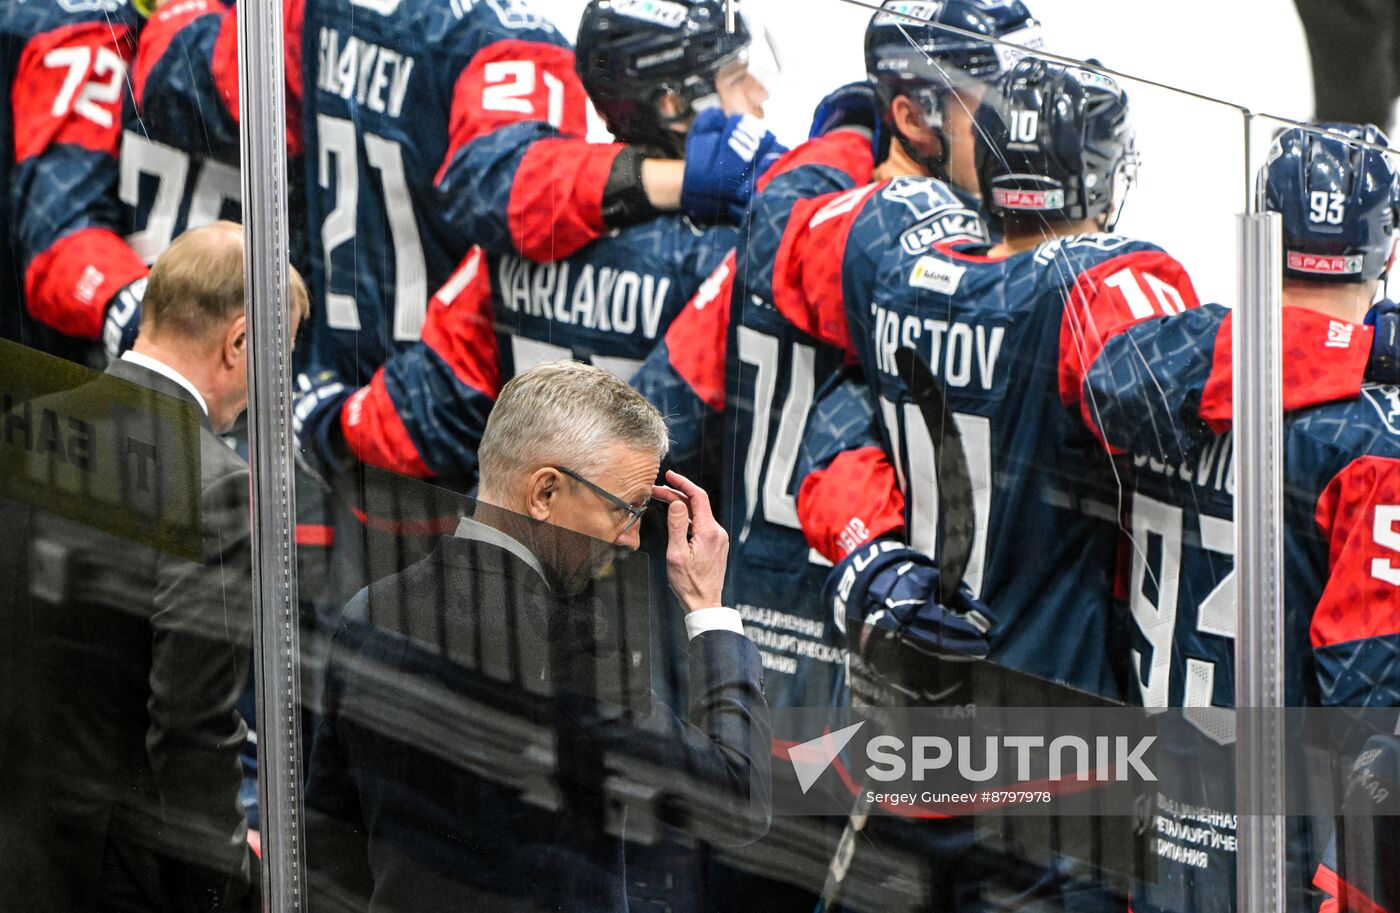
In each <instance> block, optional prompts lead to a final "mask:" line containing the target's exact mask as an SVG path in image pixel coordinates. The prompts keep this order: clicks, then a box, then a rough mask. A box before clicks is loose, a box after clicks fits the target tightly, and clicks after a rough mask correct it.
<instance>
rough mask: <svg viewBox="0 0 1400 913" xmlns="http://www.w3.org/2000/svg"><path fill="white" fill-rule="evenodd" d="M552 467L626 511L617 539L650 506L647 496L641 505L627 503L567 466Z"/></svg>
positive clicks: (629, 529)
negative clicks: (625, 523) (623, 523)
mask: <svg viewBox="0 0 1400 913" xmlns="http://www.w3.org/2000/svg"><path fill="white" fill-rule="evenodd" d="M554 468H555V469H557V470H558V471H559V472H562V473H563V474H564V475H566V476H568V477H569V478H571V479H573V480H574V481H576V482H581V483H582V484H583V485H584V487H586V488H587V489H588V490H589V491H591V492H593V493H594V494H595V495H597V496H598V497H600V498H602V499H603V500H604V501H607V502H608V503H609V504H611V505H612V506H613V507H614V508H616V509H617V510H621V511H625V512H626V514H627V525H626V526H624V527H622V532H620V533H618V534H617V535H618V538H619V539H620V538H622V537H623V536H625V535H627V533H628V532H630V531H631V529H632V527H634V526H636V525H637V521H639V520H641V519H642V514H644V513H646V512H647V508H648V507H650V506H651V502H652V499H651V498H647V500H646V503H645V504H643V505H642V506H641V507H636V506H634V505H632V504H628V503H627V502H626V501H624V500H622V499H621V498H619V497H618V496H617V495H615V494H613V493H612V492H610V491H608V490H607V489H606V488H603V487H602V486H600V485H595V484H594V483H592V482H590V481H588V480H587V479H585V478H584V477H583V476H581V475H579V474H578V473H576V472H574V471H573V470H572V469H570V468H569V467H567V466H555V467H554Z"/></svg>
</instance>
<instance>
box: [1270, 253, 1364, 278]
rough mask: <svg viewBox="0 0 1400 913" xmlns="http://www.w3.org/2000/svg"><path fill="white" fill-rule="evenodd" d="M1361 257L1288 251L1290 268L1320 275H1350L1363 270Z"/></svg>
mask: <svg viewBox="0 0 1400 913" xmlns="http://www.w3.org/2000/svg"><path fill="white" fill-rule="evenodd" d="M1361 260H1362V258H1361V257H1343V256H1336V257H1327V256H1322V255H1320V254H1303V253H1299V252H1298V251H1296V250H1290V251H1289V252H1288V268H1289V269H1291V270H1296V271H1298V272H1300V273H1317V274H1318V275H1319V276H1350V275H1354V274H1356V273H1359V272H1361Z"/></svg>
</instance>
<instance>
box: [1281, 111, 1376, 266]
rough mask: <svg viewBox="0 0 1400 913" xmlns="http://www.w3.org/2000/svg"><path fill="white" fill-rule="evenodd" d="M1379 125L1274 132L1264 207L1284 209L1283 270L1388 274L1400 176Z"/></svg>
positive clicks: (1324, 125) (1332, 126) (1318, 127)
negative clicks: (1367, 145) (1372, 147)
mask: <svg viewBox="0 0 1400 913" xmlns="http://www.w3.org/2000/svg"><path fill="white" fill-rule="evenodd" d="M1354 141H1360V142H1364V143H1370V144H1373V145H1376V146H1382V147H1384V146H1387V145H1389V141H1388V140H1387V139H1386V136H1385V134H1384V133H1383V132H1381V130H1380V129H1379V128H1378V127H1373V126H1370V125H1366V126H1362V125H1359V124H1318V125H1317V126H1316V129H1315V130H1304V129H1303V128H1301V127H1294V128H1292V129H1289V130H1285V131H1283V133H1281V134H1279V136H1278V138H1276V139H1275V140H1274V144H1273V147H1272V148H1271V149H1270V151H1269V159H1268V161H1267V162H1266V163H1265V165H1264V167H1263V168H1262V169H1261V170H1260V173H1259V184H1258V188H1259V190H1258V192H1259V208H1260V209H1265V210H1272V211H1273V212H1277V213H1279V214H1280V215H1282V217H1283V249H1284V273H1285V275H1288V276H1292V277H1294V278H1298V279H1314V280H1322V281H1328V282H1369V281H1372V280H1374V279H1379V278H1380V277H1381V276H1383V275H1385V270H1386V262H1387V260H1389V258H1390V248H1391V238H1392V235H1393V234H1394V232H1395V229H1396V225H1397V218H1400V196H1397V194H1400V183H1397V180H1396V172H1395V167H1394V165H1393V164H1392V163H1391V162H1390V161H1389V159H1388V157H1387V156H1386V155H1385V153H1383V152H1381V151H1379V150H1377V149H1368V148H1366V147H1365V146H1362V145H1359V143H1358V142H1354Z"/></svg>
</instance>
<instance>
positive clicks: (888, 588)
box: [822, 539, 991, 706]
mask: <svg viewBox="0 0 1400 913" xmlns="http://www.w3.org/2000/svg"><path fill="white" fill-rule="evenodd" d="M938 581H939V571H938V565H937V564H936V563H935V562H934V560H933V559H932V558H930V557H929V556H928V555H925V554H923V553H921V552H916V551H914V550H913V549H910V548H907V547H905V546H904V545H901V544H900V543H898V542H894V541H891V540H889V539H883V540H879V541H876V542H871V543H868V544H866V545H863V546H861V547H859V548H857V549H856V550H855V551H853V552H851V554H850V555H849V556H847V557H846V558H845V559H844V560H842V561H841V563H839V564H837V565H836V567H835V568H834V569H833V570H832V572H831V574H830V575H829V576H828V577H827V582H826V586H825V587H824V588H823V594H822V595H823V602H824V603H825V604H826V605H827V606H828V607H829V608H830V609H831V610H832V612H833V613H835V618H836V619H837V622H838V623H840V622H841V621H844V622H845V624H846V638H847V642H848V644H849V651H850V661H849V668H850V676H851V677H850V682H849V684H850V688H851V696H852V699H853V700H856V701H859V702H862V703H875V704H886V703H889V702H890V701H911V702H914V703H917V704H921V705H923V704H931V705H935V706H947V705H961V704H966V703H968V702H969V700H971V698H972V692H971V681H972V679H971V677H970V676H971V672H972V669H973V667H974V664H975V661H976V660H979V659H982V658H984V657H986V655H987V651H988V646H987V637H986V633H985V632H986V631H987V630H988V628H990V626H991V623H990V621H989V620H988V618H987V612H986V611H985V607H984V606H983V605H982V604H981V603H979V602H978V601H977V600H976V599H974V598H973V596H972V594H971V593H970V592H968V590H967V589H966V588H960V590H959V593H958V595H957V597H956V598H955V599H954V600H953V602H954V605H952V606H948V605H944V604H942V603H940V602H939V601H938Z"/></svg>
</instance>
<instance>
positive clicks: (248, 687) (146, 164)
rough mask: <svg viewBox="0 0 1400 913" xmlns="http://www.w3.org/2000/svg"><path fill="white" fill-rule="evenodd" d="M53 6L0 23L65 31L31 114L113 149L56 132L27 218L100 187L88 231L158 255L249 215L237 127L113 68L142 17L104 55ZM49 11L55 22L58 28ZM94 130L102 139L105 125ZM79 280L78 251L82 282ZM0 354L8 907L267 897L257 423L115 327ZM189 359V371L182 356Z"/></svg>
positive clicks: (3, 812)
mask: <svg viewBox="0 0 1400 913" xmlns="http://www.w3.org/2000/svg"><path fill="white" fill-rule="evenodd" d="M48 6H49V5H48V4H41V5H39V6H36V7H29V8H27V9H26V10H22V11H20V12H23V13H26V14H32V15H20V13H16V15H15V16H10V15H8V13H7V15H6V17H5V18H6V19H7V24H6V25H7V29H9V28H14V29H17V30H19V32H22V34H20V33H19V32H11V33H8V34H7V39H6V40H7V46H8V47H11V48H13V49H18V48H19V47H20V46H21V45H20V44H19V42H20V41H21V40H29V41H32V42H34V43H33V44H31V45H30V46H31V48H34V47H39V46H41V43H42V42H43V41H44V40H45V39H44V38H43V37H42V36H39V37H36V33H35V32H34V31H33V30H31V31H28V32H25V31H24V30H25V29H30V28H31V26H33V25H34V24H35V23H36V22H37V23H39V25H38V30H39V31H50V30H56V31H54V34H55V35H57V36H59V37H57V38H54V39H52V41H51V43H50V44H49V45H48V48H49V50H48V51H47V55H48V56H47V57H33V60H32V61H31V63H32V64H34V65H35V66H38V67H40V68H41V69H42V68H43V67H48V68H49V69H50V70H53V69H54V68H55V67H57V68H58V69H59V70H60V71H61V72H62V73H63V74H64V78H60V80H59V82H56V83H54V85H53V86H52V87H51V88H52V89H53V90H54V91H55V92H56V93H58V95H57V97H56V98H50V99H47V100H42V105H41V109H35V110H34V111H29V112H28V114H27V115H26V116H30V117H33V116H35V115H36V114H37V113H42V114H44V115H52V117H53V118H54V119H56V120H57V119H63V120H65V121H66V122H68V123H69V126H68V127H65V128H64V129H65V130H69V131H71V130H72V129H73V126H72V125H73V124H77V125H80V126H81V125H84V124H86V125H87V126H88V127H91V129H92V130H93V131H94V133H93V134H92V135H91V136H90V137H89V139H87V140H85V141H84V143H83V144H82V145H83V146H85V147H86V146H89V145H92V146H97V147H99V148H101V147H102V146H103V145H104V144H105V142H106V141H107V140H110V142H111V146H112V157H111V160H110V162H108V163H104V164H101V165H99V166H96V167H94V168H93V169H87V168H86V166H85V165H77V166H75V165H74V161H75V156H76V157H77V158H82V156H84V155H88V154H89V153H90V152H91V149H90V148H89V149H81V150H80V148H79V146H76V145H72V144H71V140H72V134H71V132H70V133H66V134H65V133H62V132H59V133H58V134H57V135H55V136H49V137H47V139H52V140H53V143H52V145H51V146H50V147H49V148H48V149H46V150H44V151H43V152H42V153H40V155H39V156H37V157H35V158H33V159H32V160H31V161H30V162H29V167H31V168H32V167H33V166H34V165H35V163H36V162H39V163H42V162H43V161H44V160H45V159H46V158H56V159H58V160H60V161H61V162H63V163H66V165H67V170H65V168H64V167H62V165H60V166H59V167H58V168H57V170H56V171H53V172H50V171H48V167H49V166H48V165H46V164H39V165H38V171H39V173H41V174H43V175H44V176H43V177H41V178H40V179H39V180H38V181H37V182H35V183H34V184H32V185H31V187H30V190H31V191H32V193H30V194H29V197H28V202H26V203H25V205H24V209H23V211H24V213H25V218H26V219H28V217H30V216H38V217H39V218H41V219H42V218H48V217H50V216H52V217H54V218H59V214H60V213H65V212H66V211H67V207H68V206H69V204H70V203H72V202H74V201H82V200H86V199H87V196H88V190H89V189H91V187H92V185H93V184H95V185H97V187H98V188H99V189H100V188H101V187H103V186H105V187H106V188H107V189H108V190H109V192H110V199H109V200H106V201H103V202H101V203H100V204H99V205H98V206H97V210H98V216H97V221H98V222H99V224H102V225H104V226H108V227H111V228H112V229H113V230H114V231H115V233H116V234H117V235H119V236H123V237H125V239H126V240H127V242H128V243H129V245H130V247H131V248H132V250H134V251H135V253H136V255H137V257H138V258H140V259H141V260H144V261H145V262H146V263H147V265H149V264H150V263H152V262H154V261H155V259H156V258H157V257H158V256H159V255H160V254H161V253H162V252H164V250H165V249H166V247H167V246H168V245H169V244H170V242H171V240H172V238H173V237H175V236H177V235H178V234H179V233H180V232H183V231H184V230H186V229H187V228H194V227H198V226H200V225H204V224H207V223H209V222H211V221H214V220H217V219H228V220H233V221H237V220H238V219H239V211H240V206H239V200H240V196H241V191H240V180H239V149H238V142H239V137H238V124H237V120H236V118H233V117H231V116H229V114H228V112H227V110H226V109H223V108H220V107H219V106H218V105H211V106H210V107H208V108H205V109H203V110H201V108H200V105H194V106H193V109H192V112H191V111H189V110H187V111H185V112H184V113H183V114H172V111H171V109H170V108H169V107H165V106H160V105H152V106H151V110H148V111H146V113H145V115H144V116H142V115H138V113H137V108H136V106H135V104H134V102H133V99H132V97H131V94H130V93H131V91H133V89H134V86H133V82H132V81H131V80H129V79H122V78H121V75H122V74H121V67H122V60H121V59H119V58H126V57H127V56H128V55H129V54H137V53H153V52H149V51H148V49H147V48H146V47H145V46H144V45H142V46H141V47H140V48H138V47H137V45H136V41H135V37H134V36H135V29H134V28H133V29H132V33H131V34H132V41H131V44H130V46H129V47H128V46H127V45H125V44H124V42H123V41H122V40H121V38H120V36H121V35H122V34H123V30H124V27H125V26H124V25H123V23H126V22H128V21H129V22H130V23H135V22H137V21H138V17H137V16H136V15H135V13H134V12H133V11H132V10H130V9H129V8H128V7H126V5H124V4H123V5H120V6H118V5H112V7H111V8H108V9H106V14H107V15H106V16H103V15H102V13H101V11H98V12H97V16H98V19H97V21H99V22H101V23H102V29H101V31H102V32H103V38H102V39H99V43H100V44H101V45H102V46H93V45H91V44H90V43H89V44H85V43H84V42H85V41H90V40H91V33H90V32H84V26H83V25H82V24H81V23H82V22H84V21H87V20H91V19H93V14H94V10H96V5H90V7H88V8H84V9H83V10H78V9H75V8H74V7H73V6H72V5H69V4H63V5H59V4H55V5H53V10H52V11H50V10H48V9H47V7H48ZM60 6H61V9H60ZM46 16H57V17H59V18H58V19H57V20H55V21H49V22H47V24H44V18H45V17H46ZM84 34H86V35H87V36H88V37H87V38H83V37H82V36H83V35H84ZM75 36H76V37H75ZM106 41H110V45H108V44H105V43H104V42H106ZM118 52H120V53H118ZM31 56H33V55H31ZM133 61H134V58H132V59H128V60H126V63H127V64H128V65H134V63H133ZM206 63H207V62H206ZM224 64H225V67H226V69H225V70H224V72H223V74H222V77H223V78H226V79H228V80H231V81H232V82H234V83H236V81H237V78H238V70H237V61H236V59H235V58H233V57H230V58H228V59H227V60H226V61H224ZM19 66H20V59H19V55H18V51H17V50H15V52H14V53H12V54H9V55H7V64H6V67H7V77H6V78H7V79H11V80H13V79H16V78H19V77H17V76H16V73H17V72H18V67H19ZM194 66H198V64H197V63H196V64H194ZM30 72H31V77H26V78H32V71H30ZM170 75H171V74H170V72H169V71H168V70H167V71H165V72H164V73H162V74H160V75H159V76H157V77H153V78H152V79H151V80H150V81H149V82H148V83H147V86H148V87H149V88H150V89H151V91H152V92H153V93H161V92H162V91H163V90H159V89H157V88H155V87H156V86H157V84H159V83H161V81H162V80H163V79H166V78H168V77H169V76H170ZM65 80H66V81H65ZM40 82H42V80H40ZM7 85H9V84H7ZM32 85H33V86H34V88H35V92H36V93H37V92H46V91H48V88H47V87H41V86H39V84H38V82H35V83H33V84H32ZM65 86H66V87H65ZM11 87H12V88H14V89H15V93H14V94H15V95H16V96H20V95H21V93H19V91H18V89H19V87H18V86H11ZM108 90H110V91H108ZM63 93H66V94H63ZM11 94H12V93H11V92H8V91H7V92H6V97H7V101H6V104H7V106H11V104H12V101H13V99H12V98H11ZM36 97H37V95H36ZM161 97H162V99H163V100H165V99H168V98H169V96H168V95H162V96H161ZM210 98H211V99H212V98H213V97H212V96H210ZM22 100H23V99H22V98H21V101H22ZM55 102H61V103H55ZM29 107H30V108H33V107H34V106H33V105H32V104H31V105H30V106H29ZM176 107H178V106H176ZM157 108H159V109H160V110H159V111H157V110H156V109H157ZM26 110H27V109H26ZM7 112H8V113H7V115H6V122H7V124H9V125H10V126H11V128H12V129H13V130H14V131H15V132H14V133H12V132H10V130H7V142H9V141H10V140H11V139H15V140H18V139H19V137H17V136H15V133H20V132H21V131H22V135H23V136H25V137H29V138H31V139H32V138H33V137H34V135H35V134H36V133H37V132H42V131H39V130H38V129H37V128H36V126H35V124H34V123H32V122H30V123H23V124H22V123H21V121H20V120H19V118H18V117H17V116H16V114H15V108H14V107H7ZM98 128H102V129H103V130H107V131H110V135H104V136H102V137H100V138H99V137H97V135H96V131H98ZM46 129H47V128H46ZM6 158H7V167H8V168H9V169H10V170H9V173H8V175H7V186H6V192H7V194H10V193H11V192H15V193H14V199H15V200H19V199H21V195H20V194H19V193H18V192H17V188H16V186H15V184H16V182H17V181H18V178H17V173H16V171H15V163H14V161H13V149H12V150H10V151H7V152H6ZM118 163H120V164H118ZM75 174H76V175H83V176H86V177H87V179H88V180H89V181H90V182H92V183H91V184H82V183H79V184H64V183H62V182H60V183H54V182H53V175H59V176H66V177H63V179H64V180H71V178H72V175H75ZM32 176H33V172H31V177H32ZM65 217H66V216H65ZM7 221H11V225H12V227H18V225H19V224H20V220H19V219H18V218H15V217H13V216H7ZM7 239H8V242H9V245H10V249H9V250H7V251H6V252H5V259H6V262H7V267H8V268H11V269H13V270H14V271H15V272H14V273H13V274H12V275H11V276H10V277H9V278H7V289H8V291H7V293H6V298H5V308H6V309H7V310H8V311H10V312H11V317H12V318H15V319H18V320H20V321H21V322H23V319H22V318H18V317H17V315H19V314H20V312H21V310H22V308H24V307H25V304H24V302H23V300H22V298H21V297H20V291H19V290H21V289H23V288H24V272H23V270H24V267H25V265H26V263H27V260H28V258H30V257H32V256H34V254H36V253H38V251H36V250H33V249H28V250H26V249H25V248H24V247H23V244H22V242H21V239H20V237H19V236H18V235H17V234H9V233H7ZM71 253H72V252H71V250H70V254H71ZM82 253H83V252H81V251H80V252H78V256H79V257H81V255H82ZM89 270H90V271H91V267H89ZM81 274H82V265H81V263H80V265H79V267H78V269H77V271H76V272H74V273H73V274H72V275H74V276H78V275H81ZM97 279H98V280H100V279H101V275H100V273H99V274H98V275H97ZM91 281H92V276H91V275H89V278H88V279H87V280H85V287H87V285H88V284H89V283H90V282H91ZM103 303H104V302H101V301H98V302H95V304H96V305H101V304H103ZM7 326H14V322H13V321H7ZM7 335H9V334H7ZM169 342H170V340H169V338H168V337H167V344H168V343H169ZM0 346H3V347H4V350H5V354H4V357H3V361H4V364H5V368H4V371H3V374H4V379H3V381H0V385H3V388H4V390H3V419H0V424H3V428H4V429H5V431H4V432H0V440H2V441H3V443H0V450H3V455H0V462H3V464H4V469H3V476H4V479H5V481H4V483H3V488H4V492H3V495H0V512H3V521H0V527H3V529H4V535H5V543H4V546H3V549H0V550H2V551H3V552H4V554H5V559H4V562H3V564H4V567H3V571H0V591H3V593H4V597H3V599H4V608H3V612H2V613H0V617H3V622H0V630H3V634H0V643H3V645H4V646H3V651H4V659H3V660H0V668H3V670H4V671H3V673H0V674H3V676H4V679H5V684H4V688H3V691H4V694H5V697H4V698H3V705H4V709H3V710H0V721H2V722H0V731H3V736H0V741H3V743H4V745H5V748H4V750H3V752H0V755H3V757H2V758H0V768H3V774H0V778H3V780H4V782H5V787H4V788H3V796H0V820H3V822H4V823H3V824H0V831H3V836H2V837H0V844H3V846H4V847H5V849H4V852H3V854H0V855H3V856H4V862H3V863H0V866H3V868H4V876H3V878H4V882H5V885H6V888H5V891H4V893H5V897H6V902H7V904H10V905H15V906H25V907H40V908H50V909H92V908H93V907H94V906H95V905H97V904H109V905H110V904H123V903H133V904H140V905H147V904H149V905H151V906H154V905H157V904H161V905H165V904H169V905H174V906H177V907H184V908H193V907H195V906H198V905H201V904H205V903H209V902H213V903H216V904H224V903H226V904H230V905H235V904H243V903H249V904H252V905H256V904H257V903H258V901H257V897H258V896H259V894H258V891H259V887H258V881H259V874H258V862H257V858H256V855H257V852H258V850H259V847H260V839H259V833H260V828H261V820H260V806H259V801H258V784H257V776H258V741H257V734H256V732H254V729H255V719H256V711H255V699H254V693H255V681H254V678H255V676H254V674H253V669H254V668H255V662H254V660H255V651H254V648H253V637H254V610H253V582H254V579H253V571H252V567H251V544H252V540H251V538H250V502H249V489H250V482H249V475H248V466H247V463H246V458H247V452H248V445H247V431H246V423H245V421H244V420H243V419H242V418H241V417H240V419H239V420H238V421H237V423H236V424H235V425H234V426H233V427H231V428H223V427H220V428H218V429H214V428H213V427H212V425H211V423H210V420H209V418H208V417H207V415H206V411H205V409H204V408H202V407H201V405H200V404H199V403H198V402H197V401H196V398H195V397H194V396H193V395H191V394H190V393H188V392H187V391H186V390H185V389H184V388H183V387H182V386H181V385H180V384H178V383H176V382H174V381H172V380H169V379H168V378H165V377H162V376H161V375H159V374H157V373H153V372H151V371H149V370H147V369H146V368H145V367H143V366H141V365H139V364H137V363H136V362H132V361H122V362H120V363H115V364H113V365H111V366H110V367H109V366H108V359H107V356H106V354H105V352H104V351H103V346H102V340H101V338H100V337H99V338H98V339H97V340H75V339H73V338H71V337H69V338H68V339H66V340H63V341H60V340H59V337H58V336H57V334H55V333H52V332H49V331H45V330H43V329H41V328H39V327H38V325H37V323H27V324H25V328H24V329H23V330H22V331H20V332H18V333H16V334H14V335H13V336H11V338H9V339H7V340H6V341H4V342H3V343H0ZM60 356H61V357H60ZM185 371H186V373H188V374H189V375H190V376H196V370H195V369H193V368H191V367H190V366H188V365H186V366H185ZM206 392H207V391H206ZM217 406H218V404H216V407H217ZM218 418H221V416H216V419H218ZM216 430H217V433H216Z"/></svg>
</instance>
